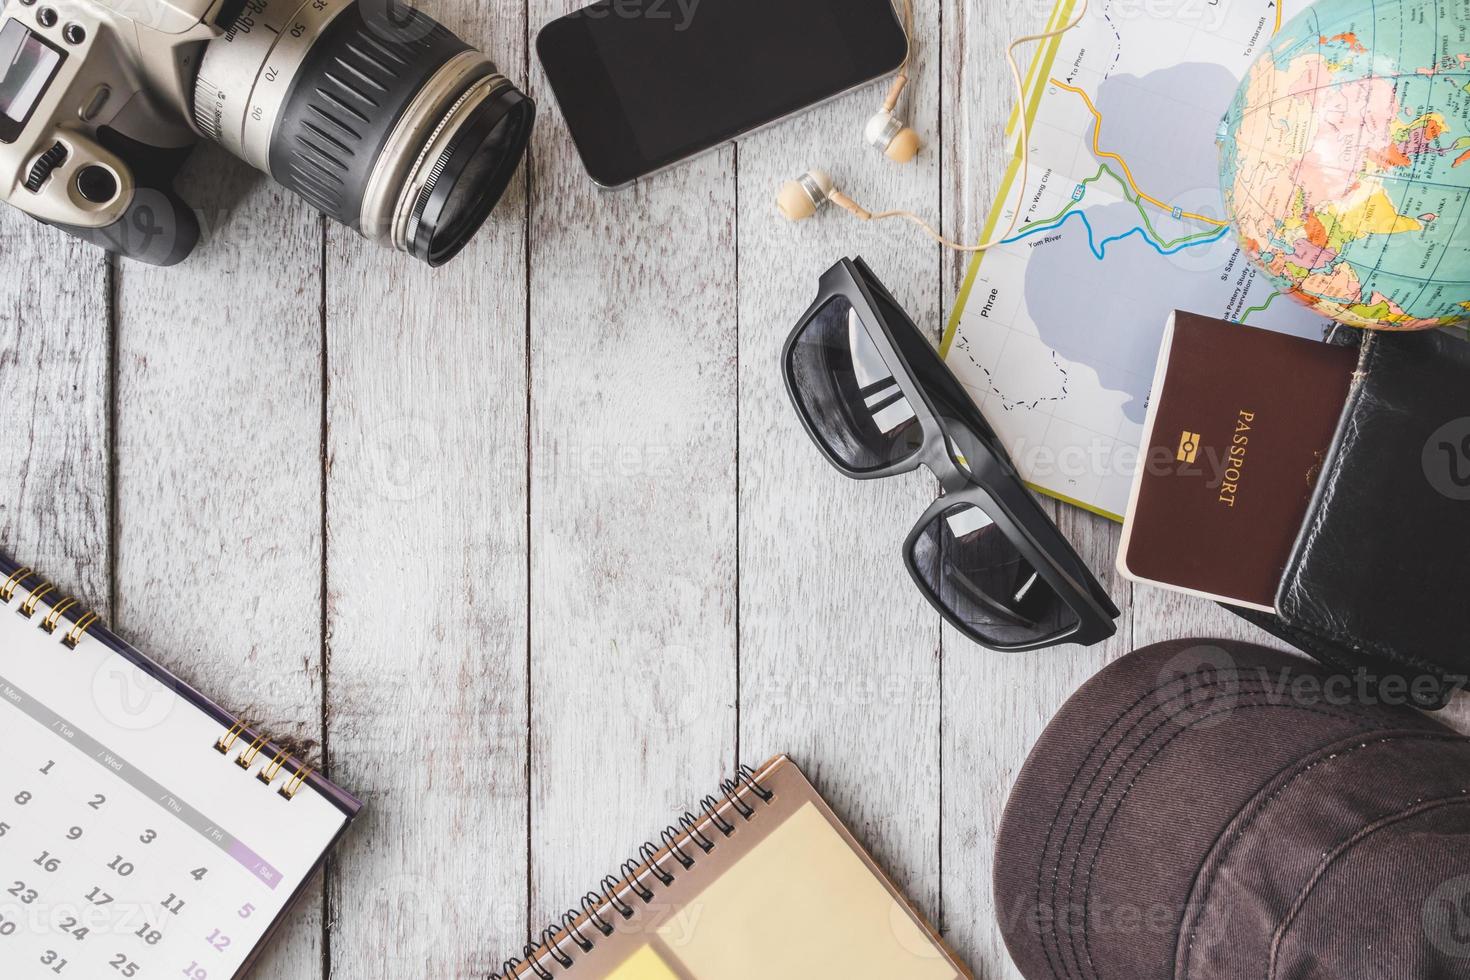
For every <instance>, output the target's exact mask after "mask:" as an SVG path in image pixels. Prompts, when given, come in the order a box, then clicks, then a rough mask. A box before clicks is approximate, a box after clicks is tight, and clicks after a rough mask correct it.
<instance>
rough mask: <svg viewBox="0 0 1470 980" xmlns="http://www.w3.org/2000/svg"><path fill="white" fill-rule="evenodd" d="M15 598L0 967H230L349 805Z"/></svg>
mask: <svg viewBox="0 0 1470 980" xmlns="http://www.w3.org/2000/svg"><path fill="white" fill-rule="evenodd" d="M20 595H23V593H20ZM0 598H3V597H0ZM19 605H20V601H19V595H18V596H17V597H16V599H15V601H11V602H9V603H8V604H3V605H0V742H3V745H4V751H3V752H0V975H3V976H4V977H6V978H7V980H56V978H58V977H59V978H61V980H68V978H70V980H109V978H113V977H117V978H137V980H155V978H167V980H230V978H233V977H236V976H238V975H239V974H241V973H242V971H243V970H244V969H245V966H246V964H247V963H248V962H249V961H250V960H251V958H252V956H253V954H254V953H255V951H256V949H257V948H258V947H259V946H260V944H261V942H262V940H263V939H264V938H265V936H266V934H267V933H268V931H269V930H270V928H271V926H272V925H273V924H274V923H275V922H276V920H277V919H278V918H280V917H281V916H282V914H283V913H284V912H285V910H286V909H287V907H288V906H289V905H290V904H291V901H292V899H293V898H294V897H295V894H296V893H297V891H298V890H299V889H300V888H301V887H302V885H303V884H304V883H305V881H306V880H307V878H308V877H309V876H310V875H311V873H312V871H313V870H314V868H315V867H316V866H317V864H318V863H319V861H320V860H321V858H322V856H323V854H324V853H325V851H326V850H327V849H328V848H329V847H330V846H331V844H332V842H333V841H334V840H335V839H336V837H337V836H338V834H339V833H340V832H341V831H342V829H343V828H344V827H345V825H346V824H347V822H348V820H349V819H350V814H349V813H346V812H344V810H343V809H342V807H341V806H339V805H338V804H336V803H334V802H333V801H332V800H330V799H328V797H327V796H326V795H324V794H323V793H320V792H318V791H317V790H316V789H315V788H313V787H311V786H307V785H305V784H304V782H302V780H297V783H296V785H292V780H293V778H294V777H296V776H297V775H298V773H300V774H301V775H302V776H303V777H304V775H305V774H304V772H303V771H302V770H301V769H300V767H299V765H298V764H294V763H293V764H292V765H287V764H285V761H284V759H283V758H280V757H277V756H275V755H272V754H270V753H268V752H265V751H259V750H257V751H256V752H255V753H253V754H252V753H251V752H250V748H251V744H250V743H251V742H252V741H254V740H253V739H250V738H246V739H240V738H236V739H234V740H233V741H231V740H229V739H228V738H227V737H226V736H227V735H228V734H229V732H228V726H226V725H222V724H221V723H220V722H219V721H217V720H216V719H215V718H214V717H211V715H210V714H209V713H207V712H206V710H205V709H204V708H202V707H201V706H200V704H199V703H198V701H199V700H201V699H199V698H198V696H197V695H194V694H193V692H192V691H188V690H187V689H186V688H184V687H183V686H182V685H179V684H176V683H169V682H166V681H165V680H160V679H158V678H156V677H155V676H154V675H153V674H151V673H149V672H148V671H145V670H144V669H143V668H142V667H141V666H139V665H138V664H136V663H134V662H133V661H132V660H130V659H129V658H128V657H126V656H123V655H122V654H121V653H119V652H117V651H115V650H114V649H112V648H111V647H110V646H109V645H108V644H107V643H105V642H103V641H102V640H101V639H99V638H98V637H96V636H95V635H85V636H82V637H81V639H80V642H79V643H78V645H77V647H76V649H68V648H67V647H66V646H65V645H64V644H63V643H62V642H61V638H62V634H63V633H65V631H66V626H67V625H68V624H67V623H65V622H63V623H62V624H61V625H60V627H59V628H57V629H56V630H55V631H54V632H51V633H48V632H46V631H44V630H43V629H41V628H40V627H41V624H42V623H43V622H45V617H46V615H47V613H48V607H47V606H46V605H45V604H44V603H41V604H39V606H38V608H37V609H36V611H35V612H34V613H33V615H32V616H30V617H25V616H23V615H19V614H18V608H19ZM222 739H224V740H225V742H228V743H229V748H228V751H225V752H221V751H220V745H221V743H222ZM273 763H274V766H273ZM283 790H285V791H286V792H285V793H283V792H282V791H283ZM353 802H355V801H353Z"/></svg>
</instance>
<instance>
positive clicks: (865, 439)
mask: <svg viewBox="0 0 1470 980" xmlns="http://www.w3.org/2000/svg"><path fill="white" fill-rule="evenodd" d="M787 370H788V371H790V372H791V380H792V391H793V392H794V393H795V396H796V399H797V401H798V403H799V405H800V408H801V410H802V412H803V414H804V415H805V416H806V418H807V419H808V420H809V421H810V422H811V425H812V427H813V429H814V430H815V432H816V435H817V438H819V439H820V440H821V441H822V443H823V444H824V445H825V446H826V447H827V450H828V451H829V452H830V453H831V454H832V456H833V457H834V458H835V459H836V460H838V461H839V462H840V463H841V464H842V465H843V466H845V467H847V468H848V469H849V470H852V471H854V472H859V473H861V472H870V471H872V470H879V469H884V468H886V467H889V466H893V465H895V464H897V463H901V462H903V461H904V460H906V459H908V458H909V457H911V456H913V455H915V454H916V453H917V452H918V451H919V449H920V448H921V447H922V444H923V431H922V426H921V425H920V423H919V419H918V417H917V416H916V415H915V414H914V409H913V406H912V405H910V404H909V400H908V398H907V397H905V395H904V393H903V389H902V388H900V387H899V384H898V381H897V380H896V379H895V378H894V377H893V371H892V370H891V369H890V368H889V367H888V364H887V362H886V361H885V360H884V357H883V355H882V353H881V352H880V350H879V348H878V347H877V345H875V344H874V343H873V338H872V336H871V335H870V334H869V332H868V328H867V326H866V325H865V324H864V323H863V320H862V317H861V316H860V315H859V314H858V311H857V310H856V308H854V307H853V305H852V303H850V302H849V301H848V300H846V299H844V298H842V297H837V298H835V299H833V300H831V301H830V302H828V303H827V304H826V305H825V306H823V307H822V308H821V309H820V310H819V311H818V312H817V314H816V315H815V316H814V317H812V318H811V319H810V320H809V321H807V323H806V324H805V326H804V327H803V328H802V330H801V332H800V333H799V334H798V335H797V339H796V342H795V343H794V344H793V345H792V348H791V359H790V363H789V364H788V365H787Z"/></svg>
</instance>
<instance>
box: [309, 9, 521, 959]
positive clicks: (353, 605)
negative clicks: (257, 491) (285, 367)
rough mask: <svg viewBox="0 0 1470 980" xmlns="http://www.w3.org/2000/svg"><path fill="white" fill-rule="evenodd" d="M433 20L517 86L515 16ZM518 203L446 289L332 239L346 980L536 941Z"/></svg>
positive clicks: (449, 272)
mask: <svg viewBox="0 0 1470 980" xmlns="http://www.w3.org/2000/svg"><path fill="white" fill-rule="evenodd" d="M423 9H424V11H425V12H426V13H429V14H431V15H432V16H434V17H436V18H438V19H439V20H440V21H441V22H443V23H444V24H445V25H446V26H448V27H449V28H451V29H452V30H454V31H455V32H456V33H458V34H459V35H460V36H461V37H463V38H465V39H466V40H467V41H468V42H470V43H471V44H475V45H477V46H481V47H483V48H484V50H486V51H487V52H488V53H489V54H490V55H491V56H492V57H493V58H495V59H497V60H498V61H499V62H500V63H501V64H502V65H503V66H504V68H505V70H506V72H507V74H508V75H509V76H510V77H512V78H514V79H520V78H521V77H523V71H524V58H525V54H524V46H523V45H524V38H525V22H524V17H525V12H524V8H523V6H522V5H521V4H520V3H495V4H475V3H471V2H468V0H463V2H461V0H446V2H441V3H431V4H428V5H426V6H424V7H423ZM524 186H525V183H524V180H523V179H522V178H521V177H517V178H516V180H515V181H514V182H513V184H512V186H511V189H510V192H509V193H508V194H507V196H506V198H505V200H504V201H502V202H501V204H500V206H499V208H498V209H497V210H496V212H495V214H494V215H492V217H491V219H490V222H489V224H488V225H487V227H486V228H485V229H484V230H483V231H481V232H480V234H479V235H478V236H477V237H476V239H475V240H474V242H473V243H472V244H471V245H470V246H469V247H468V248H467V249H466V250H465V251H464V252H463V253H462V254H461V255H460V256H459V257H458V258H456V259H455V260H454V261H453V262H452V263H451V264H449V265H447V266H445V267H444V268H442V269H439V270H432V269H429V268H428V267H427V266H425V265H423V264H422V263H420V262H418V261H417V260H415V259H412V258H410V257H408V256H407V255H403V254H400V253H396V252H392V251H390V250H386V249H383V248H380V247H378V246H375V245H373V244H371V243H369V242H366V241H364V240H363V239H361V238H359V237H358V236H357V235H355V234H353V233H352V232H350V231H348V230H346V229H343V228H340V227H337V226H335V225H333V226H330V228H329V232H328V249H327V265H326V283H327V288H326V310H327V355H326V356H327V374H328V391H329V394H328V410H327V433H328V436H327V443H328V454H329V455H328V478H327V543H326V556H327V590H328V592H327V607H326V612H327V629H328V636H329V638H330V640H329V642H330V661H329V665H330V669H329V672H328V677H327V712H328V713H327V719H328V727H329V732H330V744H329V748H330V757H331V759H332V763H333V772H334V774H335V775H337V776H338V777H339V778H340V779H341V780H342V782H343V784H344V785H346V786H349V787H352V788H353V789H354V790H355V791H357V792H359V793H361V794H362V795H363V797H364V799H365V800H366V801H367V803H368V809H367V810H366V811H365V813H364V816H363V819H362V820H361V822H360V823H361V825H360V826H359V827H358V828H357V829H356V831H355V832H354V834H353V836H352V837H351V838H350V839H349V840H348V841H347V842H346V845H345V847H344V848H343V850H342V851H341V853H340V855H339V856H338V858H337V859H336V861H335V862H334V865H333V869H332V872H331V874H330V877H329V885H328V890H329V898H330V907H331V908H332V910H333V914H334V922H333V931H332V937H331V949H330V964H331V975H332V976H340V977H383V976H391V977H472V976H485V975H486V974H488V973H489V972H491V969H492V968H493V967H495V966H498V965H499V962H500V960H499V957H498V954H499V953H500V952H501V950H502V949H503V948H505V947H506V946H508V945H510V944H512V943H514V944H515V945H516V948H519V944H520V943H521V942H523V941H524V937H525V934H526V928H527V927H526V917H525V901H526V898H525V896H526V883H525V882H526V878H525V875H526V872H525V840H526V606H527V598H526V554H525V553H526V509H525V493H526V461H525V454H526V450H525V446H526V418H525V412H526V408H525V406H526V379H525V334H526V298H525V292H526V289H525V284H526V264H525V263H526V256H525V239H526V234H525V220H526V202H525V195H524Z"/></svg>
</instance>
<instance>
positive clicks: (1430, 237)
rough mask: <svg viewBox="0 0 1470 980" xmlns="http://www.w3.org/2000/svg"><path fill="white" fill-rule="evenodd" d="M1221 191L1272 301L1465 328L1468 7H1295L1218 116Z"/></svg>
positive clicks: (1401, 3) (1469, 205)
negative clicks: (1275, 297)
mask: <svg viewBox="0 0 1470 980" xmlns="http://www.w3.org/2000/svg"><path fill="white" fill-rule="evenodd" d="M1220 182H1221V186H1222V189H1223V191H1224V197H1225V207H1226V212H1227V214H1228V216H1229V217H1230V220H1231V223H1232V224H1233V225H1234V227H1235V231H1236V233H1237V235H1238V236H1239V239H1240V242H1241V245H1242V247H1243V248H1244V250H1245V251H1246V252H1247V253H1248V254H1249V255H1250V256H1251V257H1252V258H1253V259H1254V260H1255V261H1256V263H1257V264H1258V265H1259V266H1260V267H1261V268H1262V269H1264V270H1265V272H1266V274H1267V275H1268V276H1270V277H1271V279H1272V280H1273V281H1274V282H1275V284H1276V286H1277V288H1278V289H1279V290H1280V291H1281V292H1283V293H1286V294H1288V295H1290V296H1292V297H1294V298H1296V299H1297V300H1300V301H1301V302H1303V303H1306V304H1307V305H1308V306H1311V307H1312V308H1313V309H1315V310H1317V311H1319V312H1321V313H1322V314H1324V315H1326V316H1329V317H1331V318H1333V319H1335V320H1337V321H1339V322H1341V323H1345V324H1349V325H1351V326H1355V327H1364V328H1369V329H1375V330H1422V329H1426V328H1430V327H1439V326H1450V325H1455V324H1460V323H1465V322H1467V321H1470V3H1466V2H1465V0H1321V2H1319V3H1317V4H1315V5H1314V6H1311V7H1308V8H1307V9H1305V10H1303V11H1302V12H1301V13H1300V14H1299V15H1297V16H1296V17H1295V18H1293V19H1292V20H1291V21H1289V22H1288V23H1287V24H1286V25H1285V26H1284V27H1282V29H1281V30H1280V31H1279V32H1278V33H1277V34H1276V36H1275V37H1274V38H1273V39H1272V40H1271V42H1270V44H1269V46H1268V47H1267V49H1266V50H1265V51H1264V52H1263V53H1262V54H1261V56H1260V57H1259V58H1258V59H1257V60H1256V62H1255V63H1254V64H1253V65H1252V66H1251V68H1250V71H1249V72H1248V73H1247V75H1246V77H1245V79H1244V80H1243V81H1242V82H1241V84H1240V89H1239V91H1238V92H1237V93H1236V96H1235V100H1234V102H1233V103H1232V104H1231V106H1230V109H1229V111H1228V112H1227V113H1226V115H1225V120H1224V122H1223V123H1222V124H1221V127H1220Z"/></svg>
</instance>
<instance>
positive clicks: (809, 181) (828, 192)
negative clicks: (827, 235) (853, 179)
mask: <svg viewBox="0 0 1470 980" xmlns="http://www.w3.org/2000/svg"><path fill="white" fill-rule="evenodd" d="M829 204H835V205H837V206H838V207H839V208H842V209H843V210H844V211H849V212H851V213H852V214H854V215H856V216H857V217H858V218H861V219H862V220H863V221H871V220H873V215H872V214H871V213H870V212H869V211H868V210H867V209H866V208H864V207H863V206H862V205H861V204H858V203H857V202H856V201H854V200H853V199H852V198H850V197H848V196H847V195H846V194H844V193H842V192H841V191H839V190H838V189H837V185H835V184H834V183H832V177H831V175H830V174H828V173H827V172H826V171H823V170H808V171H807V172H806V173H804V174H802V175H801V176H800V177H798V178H796V179H795V180H788V181H787V182H786V183H784V184H782V185H781V192H780V193H779V194H777V195H776V206H777V207H778V208H780V209H781V213H782V214H783V215H785V216H786V219H787V220H788V221H805V220H806V219H808V218H810V217H813V216H815V215H816V213H817V212H818V211H820V210H822V209H823V208H825V207H826V206H827V205H829Z"/></svg>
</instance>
